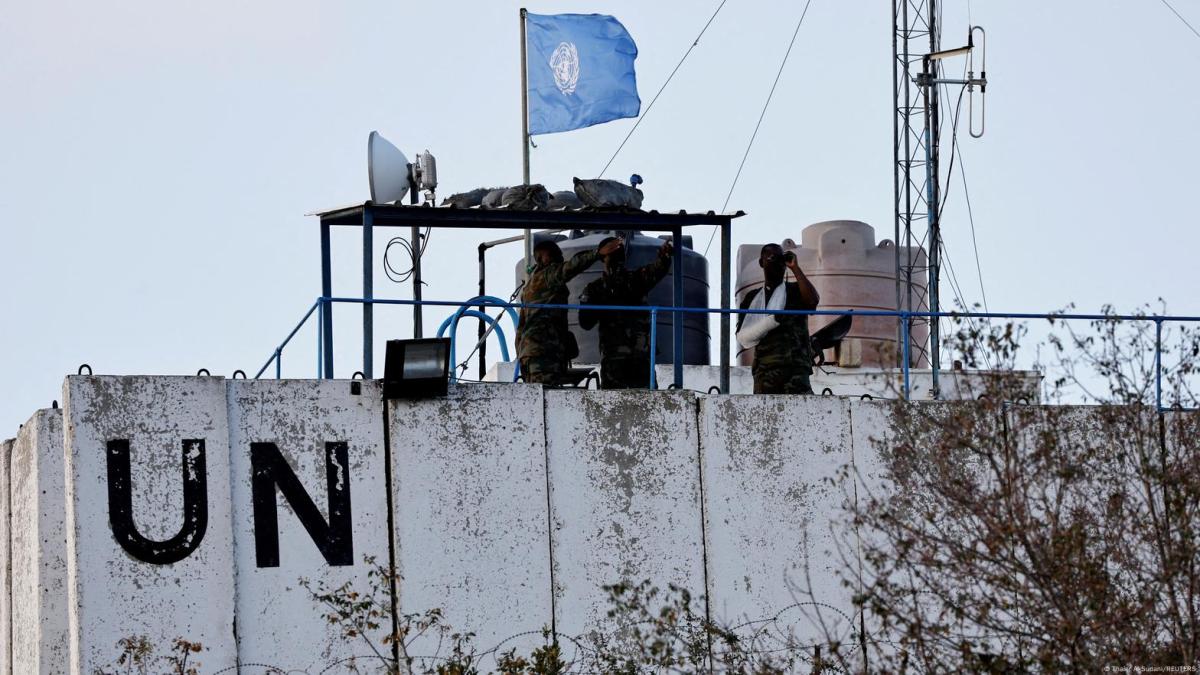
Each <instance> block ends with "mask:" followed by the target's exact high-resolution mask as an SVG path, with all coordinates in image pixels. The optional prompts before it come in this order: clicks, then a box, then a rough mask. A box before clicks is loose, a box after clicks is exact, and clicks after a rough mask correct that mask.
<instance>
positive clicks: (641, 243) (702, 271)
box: [516, 230, 709, 365]
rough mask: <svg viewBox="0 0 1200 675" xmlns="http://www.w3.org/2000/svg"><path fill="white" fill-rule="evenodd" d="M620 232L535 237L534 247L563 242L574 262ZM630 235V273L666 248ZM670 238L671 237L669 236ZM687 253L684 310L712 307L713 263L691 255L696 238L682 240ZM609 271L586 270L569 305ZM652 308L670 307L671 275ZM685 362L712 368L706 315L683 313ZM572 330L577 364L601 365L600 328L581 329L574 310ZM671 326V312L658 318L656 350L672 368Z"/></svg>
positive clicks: (521, 266) (521, 271) (520, 276)
mask: <svg viewBox="0 0 1200 675" xmlns="http://www.w3.org/2000/svg"><path fill="white" fill-rule="evenodd" d="M616 234H617V233H616V232H581V231H578V230H575V231H572V232H571V233H570V234H569V235H562V234H557V235H547V234H537V235H535V239H534V241H535V243H537V242H540V241H544V240H551V241H556V242H558V246H559V248H561V249H562V252H563V257H564V258H567V259H569V258H570V257H571V256H573V255H575V254H576V253H579V252H580V251H585V250H589V249H591V250H595V249H596V247H597V246H599V245H600V242H601V240H603V239H604V238H605V237H611V236H616ZM627 234H628V235H629V236H628V237H627V239H626V250H625V256H626V261H625V266H626V267H627V268H629V269H635V268H637V267H641V266H642V265H645V264H648V263H650V262H651V261H653V260H654V258H655V257H656V256H657V255H658V249H659V248H660V247H661V246H662V245H663V239H662V238H658V237H649V236H646V235H644V234H642V233H641V232H633V233H627ZM666 238H668V239H669V238H670V237H669V236H668V237H666ZM682 243H683V250H682V251H681V257H682V259H683V305H684V306H685V307H707V306H708V261H707V260H706V259H705V258H704V256H703V255H701V254H699V253H697V252H696V251H693V250H692V238H691V237H690V236H686V235H685V236H684V237H683V238H682ZM603 271H604V263H602V262H601V261H599V260H597V261H596V263H595V264H593V265H592V266H591V267H589V268H588V269H587V270H585V271H584V272H583V273H582V274H580V275H578V276H576V277H575V278H574V279H572V280H571V282H570V284H568V288H569V289H570V293H571V295H570V302H571V303H572V304H574V303H577V302H578V301H579V295H580V293H582V292H583V289H584V287H585V286H587V285H588V284H590V283H591V282H592V281H594V280H596V279H598V278H600V274H601V273H602V272H603ZM516 279H517V283H521V281H523V280H524V279H525V261H524V259H523V258H522V259H521V260H518V261H517V269H516ZM646 304H648V305H659V306H661V307H669V306H671V304H672V302H671V273H670V272H668V273H667V276H666V277H664V278H663V280H662V281H661V282H659V283H658V285H657V286H655V287H654V289H653V290H651V291H650V294H649V296H648V297H647V299H646ZM682 316H683V362H684V363H686V364H689V365H708V363H709V354H708V347H709V332H708V316H707V315H706V314H701V313H688V314H683V315H682ZM568 321H569V323H570V327H571V332H572V333H574V334H575V339H576V341H578V342H579V358H577V359H575V362H576V363H589V364H590V363H599V362H600V346H599V339H600V338H599V331H598V329H596V328H593V329H592V330H582V329H581V328H580V327H579V316H578V312H576V311H574V310H572V311H571V312H570V314H569V319H568ZM671 335H672V324H671V315H670V313H663V314H659V317H658V342H657V350H656V361H657V362H658V363H672V362H673V361H674V354H675V352H674V344H673V342H672V339H671Z"/></svg>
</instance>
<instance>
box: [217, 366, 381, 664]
mask: <svg viewBox="0 0 1200 675" xmlns="http://www.w3.org/2000/svg"><path fill="white" fill-rule="evenodd" d="M225 386H226V390H227V403H228V411H229V413H228V414H229V449H230V454H231V457H232V462H231V466H232V470H233V473H232V480H233V550H234V558H235V561H236V567H237V579H236V582H237V594H236V612H237V629H238V641H237V655H238V659H239V660H240V662H242V663H262V664H271V665H273V666H275V667H277V668H279V669H281V670H284V671H287V672H292V671H301V672H312V673H316V672H321V671H322V670H323V669H324V668H326V667H329V666H333V665H335V664H337V666H338V667H337V668H335V670H338V671H341V670H344V669H345V670H348V669H349V664H350V662H351V661H354V662H357V663H358V664H359V665H361V666H362V667H363V668H364V669H366V670H367V671H368V672H370V671H371V670H372V669H373V668H375V667H377V666H378V665H380V661H379V659H378V657H377V656H376V655H375V650H376V649H378V650H381V651H382V652H383V653H384V654H389V653H390V651H389V650H388V648H387V647H386V646H385V645H384V644H383V637H384V635H385V634H386V633H387V632H388V631H390V629H391V625H390V621H381V622H380V628H379V629H378V630H368V631H366V632H365V633H366V634H364V635H360V636H356V637H355V638H353V639H344V638H343V636H342V632H341V629H340V628H339V627H338V626H336V625H334V624H331V623H329V622H328V621H325V620H323V619H322V618H321V617H323V616H324V615H326V614H328V613H329V612H330V611H331V608H330V607H328V606H325V605H323V604H321V603H320V602H318V601H317V600H314V599H313V597H312V595H311V594H310V593H309V592H307V591H306V590H304V589H303V588H302V587H300V586H299V585H300V583H301V580H305V581H306V582H307V583H308V584H309V585H310V587H311V588H312V589H313V591H314V592H329V591H332V590H333V589H337V588H339V587H341V586H342V585H343V584H350V585H352V586H353V587H356V588H364V589H365V588H368V587H369V586H370V582H369V580H368V578H367V572H368V570H369V566H368V565H366V564H365V563H364V560H365V559H366V558H368V557H370V558H374V559H376V560H378V561H379V562H380V563H382V564H385V565H386V564H387V561H388V534H387V532H388V530H387V508H388V505H387V484H386V482H385V481H384V477H385V474H386V469H385V455H386V453H385V452H384V444H383V421H382V420H383V402H382V400H381V393H380V389H379V385H378V383H375V382H361V383H357V391H358V393H354V392H353V391H352V389H351V384H350V383H349V382H346V381H333V380H259V381H256V380H230V381H228V382H226V383H225ZM330 443H333V444H337V443H344V444H345V445H346V447H345V453H346V459H347V465H345V466H342V465H341V463H340V457H339V454H338V448H337V446H336V445H334V446H330V445H329V444H330ZM253 444H273V445H274V447H275V448H276V449H277V450H278V451H279V453H280V455H282V456H283V457H284V458H285V460H286V462H287V465H288V467H289V469H290V470H291V471H292V472H294V474H295V476H296V477H297V478H298V479H299V482H300V484H301V485H302V487H303V489H304V490H305V491H306V492H307V494H308V496H309V501H310V502H311V505H312V506H315V507H316V511H317V512H318V513H316V514H315V518H316V519H317V521H312V520H310V521H309V523H310V526H311V527H313V528H314V529H316V530H317V533H318V536H320V535H321V534H323V533H324V532H325V530H323V529H322V528H321V526H322V525H325V526H328V532H329V535H330V536H333V537H335V538H336V537H339V536H341V535H339V533H338V532H337V530H338V528H339V527H340V526H341V525H343V524H344V523H346V522H348V523H349V524H350V527H349V528H346V529H345V530H344V531H343V532H342V534H345V535H348V540H345V541H342V540H340V539H338V540H335V541H333V542H332V548H336V549H338V550H329V551H328V553H322V551H321V549H320V548H319V547H318V544H317V540H316V539H314V537H313V535H312V534H310V532H309V531H308V529H307V528H306V527H305V525H304V523H303V522H302V521H301V520H300V518H298V517H297V514H296V511H297V508H296V506H295V505H294V504H293V503H292V502H291V501H289V500H288V499H287V498H286V497H285V496H284V494H283V492H282V491H281V490H280V489H278V487H277V486H276V485H272V484H271V483H270V482H269V481H262V480H260V482H259V491H260V494H259V495H258V498H259V500H261V501H262V502H263V503H259V504H258V506H259V508H260V510H261V508H262V507H263V506H264V505H267V506H268V508H270V504H273V508H274V509H275V513H276V514H277V515H276V518H277V521H276V526H275V527H274V528H270V527H269V526H267V525H266V524H264V523H261V522H256V519H255V506H256V501H255V494H254V486H253V485H254V473H255V472H254V469H255V467H254V466H253V461H252V445H253ZM258 448H259V452H270V450H269V448H263V447H262V446H261V445H260V446H258ZM268 467H269V465H268V464H266V463H265V462H264V461H263V459H262V456H261V455H260V460H259V467H258V469H259V471H260V472H265V471H267V469H268ZM331 476H333V478H334V480H335V481H336V482H337V483H339V484H342V485H344V486H345V488H346V490H347V491H348V494H349V497H348V498H347V499H346V500H345V502H346V503H348V504H349V509H347V510H348V513H347V514H345V517H339V516H337V515H333V514H332V513H331V512H332V510H333V509H334V504H335V500H333V499H331V495H330V491H329V488H328V484H329V479H330V477H331ZM265 477H266V476H261V475H260V476H259V478H260V479H262V478H265ZM284 480H286V478H284ZM335 487H336V486H335ZM343 494H344V493H343ZM298 499H299V498H298ZM299 501H300V502H303V501H304V500H303V499H299ZM336 503H337V508H339V509H340V508H342V506H343V504H344V503H343V502H336ZM301 508H304V507H301ZM309 517H312V514H311V513H310V514H309ZM343 518H344V519H343ZM256 530H257V531H256ZM273 540H276V541H277V543H278V547H277V549H275V550H277V551H278V555H277V560H268V558H270V557H271V553H273V551H272V550H264V551H262V552H261V553H262V555H260V551H259V550H258V547H259V544H260V543H261V544H262V545H263V546H264V547H265V548H266V549H270V544H271V543H272V542H273ZM320 540H321V541H322V542H329V539H328V536H327V537H324V538H321V539H320ZM329 548H331V545H330V544H328V543H327V549H329ZM327 555H328V557H332V558H333V559H334V562H336V563H337V564H331V563H330V561H329V559H328V557H327ZM339 556H341V557H340V558H339ZM272 563H273V564H272ZM384 590H386V586H385V587H384ZM381 598H382V599H383V600H384V601H385V602H387V604H388V606H389V607H390V598H389V597H388V595H387V593H386V592H385V593H382V594H381Z"/></svg>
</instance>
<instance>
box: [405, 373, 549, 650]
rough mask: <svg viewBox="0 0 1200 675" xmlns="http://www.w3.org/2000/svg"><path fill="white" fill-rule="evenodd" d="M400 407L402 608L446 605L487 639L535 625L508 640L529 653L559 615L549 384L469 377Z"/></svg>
mask: <svg viewBox="0 0 1200 675" xmlns="http://www.w3.org/2000/svg"><path fill="white" fill-rule="evenodd" d="M388 415H389V419H390V420H391V426H390V434H391V446H392V461H393V471H392V476H393V485H394V488H393V489H394V491H395V501H394V504H395V506H394V508H395V523H396V542H397V543H396V546H397V563H398V564H397V567H398V571H399V573H400V575H401V580H400V610H401V612H402V613H405V614H413V613H419V612H424V611H426V610H429V609H434V608H441V609H442V610H444V612H445V620H446V622H447V623H448V624H449V625H451V626H453V627H454V628H455V629H458V630H464V631H473V632H474V633H475V634H476V645H477V646H478V647H479V648H480V649H481V650H484V651H486V650H490V649H492V648H493V647H496V646H497V645H501V643H502V642H503V641H505V640H507V639H508V638H510V637H512V636H514V635H517V634H519V633H522V632H524V631H533V632H534V634H533V635H524V636H521V637H519V638H517V639H515V640H511V641H508V642H504V644H503V645H501V649H502V650H508V649H511V648H514V647H515V648H517V650H518V651H519V652H524V653H528V650H529V649H530V648H531V647H532V646H534V645H536V644H540V643H541V640H542V638H541V635H540V633H539V631H540V630H541V629H542V628H543V627H549V626H550V625H551V620H552V611H551V596H550V551H549V534H548V532H547V529H548V525H547V517H546V471H545V467H546V445H545V439H546V429H545V426H544V424H543V407H542V389H541V387H540V386H538V385H524V384H504V385H463V386H458V387H453V388H452V389H451V391H450V395H449V396H448V397H447V398H445V399H435V400H415V401H394V402H391V403H389V411H388ZM436 646H437V645H436V640H435V639H426V640H420V641H418V643H417V644H415V645H414V646H413V649H412V650H411V653H412V654H413V655H422V656H431V655H433V654H434V652H435V651H436ZM443 653H444V652H443ZM490 667H491V666H490V665H488V664H484V665H483V666H481V669H482V670H487V669H489V668H490Z"/></svg>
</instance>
